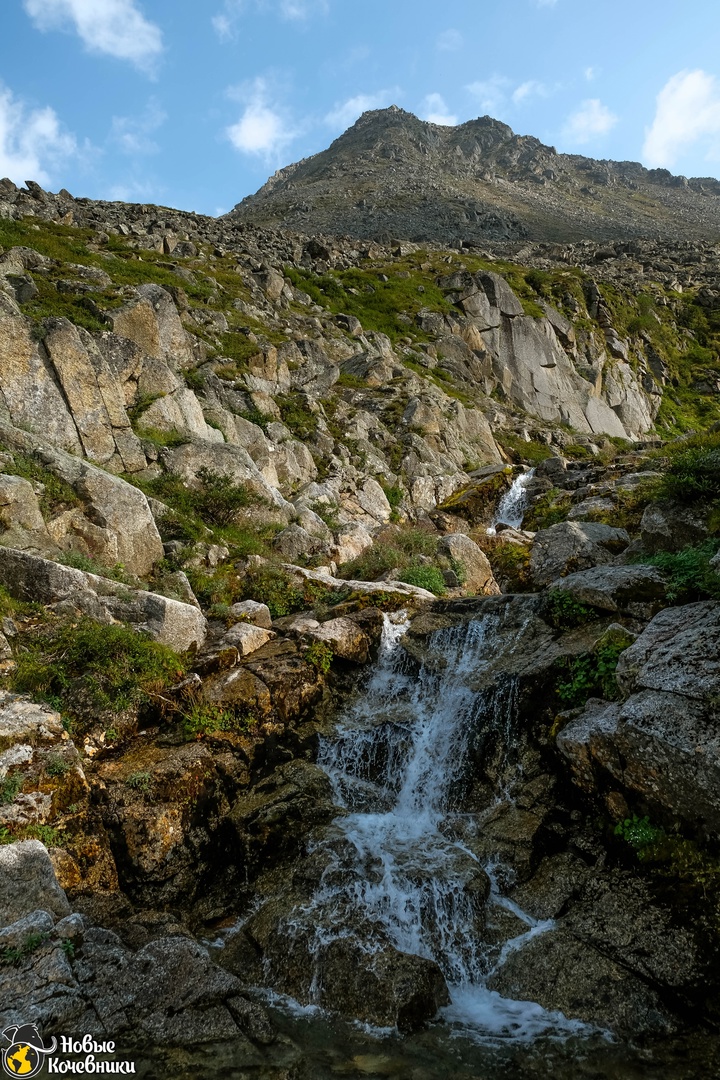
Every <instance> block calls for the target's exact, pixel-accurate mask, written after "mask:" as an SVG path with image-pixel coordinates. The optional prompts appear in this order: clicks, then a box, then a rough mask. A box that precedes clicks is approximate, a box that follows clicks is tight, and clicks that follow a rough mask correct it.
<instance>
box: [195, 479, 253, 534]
mask: <svg viewBox="0 0 720 1080" xmlns="http://www.w3.org/2000/svg"><path fill="white" fill-rule="evenodd" d="M197 475H198V479H199V480H200V482H201V484H202V487H201V488H200V490H198V491H195V490H192V491H190V505H191V506H192V508H193V510H194V511H195V513H196V514H198V515H199V516H200V517H201V518H202V520H203V521H210V522H212V524H213V525H230V524H232V522H234V521H236V520H237V516H238V513H239V512H240V510H244V509H245V508H246V507H248V506H257V505H258V504H259V503H261V502H262V500H261V499H260V497H259V496H258V495H256V494H255V492H254V491H253V490H252V489H251V488H250V487H249V486H248V485H247V484H244V483H241V484H237V483H236V482H235V481H234V480H233V479H232V478H231V477H229V476H223V475H222V474H220V473H216V472H213V471H212V470H211V469H205V468H203V469H199V470H198V474H197Z"/></svg>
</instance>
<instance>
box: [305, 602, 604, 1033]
mask: <svg viewBox="0 0 720 1080" xmlns="http://www.w3.org/2000/svg"><path fill="white" fill-rule="evenodd" d="M493 628H494V622H493V619H492V618H491V617H486V618H485V619H484V620H482V621H479V622H471V623H469V624H467V625H466V626H462V627H457V628H452V629H448V630H442V631H439V632H438V633H436V634H434V635H432V637H431V639H430V643H429V647H430V649H431V651H432V653H433V655H434V660H435V662H434V663H433V664H429V665H428V666H425V667H423V668H422V669H421V671H420V673H419V674H416V673H415V672H412V673H411V672H409V671H408V665H407V661H404V660H403V651H402V650H401V649H399V648H398V647H397V646H398V641H399V639H400V637H401V636H402V634H403V633H404V631H405V629H406V626H405V624H404V622H403V621H402V620H401V619H398V618H395V619H393V618H392V617H390V618H386V625H385V632H384V635H383V641H382V645H381V651H380V658H379V661H378V663H377V665H376V668H375V670H374V673H373V675H372V677H371V680H370V682H369V684H368V685H367V687H366V690H365V693H364V694H363V695H362V697H361V698H360V699H359V700H358V701H357V703H355V704H354V705H353V706H352V707H351V708H350V709H349V710H348V711H347V713H346V715H345V716H344V718H343V719H342V720H341V722H340V724H339V726H338V730H337V733H336V735H335V737H334V738H332V739H326V740H324V741H323V743H322V745H321V748H320V753H319V757H318V764H319V765H320V766H321V767H322V768H323V769H325V771H326V772H327V774H328V776H329V777H330V780H331V782H332V785H333V790H334V794H335V799H336V801H337V802H338V804H340V805H341V806H343V807H344V808H346V810H347V811H348V813H347V814H346V815H345V816H343V817H340V818H338V819H337V820H336V821H335V823H334V827H333V830H332V834H331V836H330V838H329V839H325V840H323V841H322V842H321V844H320V847H321V848H322V849H323V851H324V852H325V854H326V855H327V856H328V866H327V869H326V870H325V872H324V874H323V878H322V881H321V884H320V886H319V888H318V890H317V892H316V895H315V896H314V898H313V900H312V902H311V904H310V905H309V906H308V907H306V908H304V909H302V911H300V912H298V921H297V923H296V926H297V927H300V926H301V925H302V926H304V927H305V928H307V927H308V926H309V925H311V926H312V927H313V928H314V930H313V933H314V942H315V945H314V946H313V945H311V953H312V952H313V951H319V950H320V948H321V946H322V945H324V944H326V943H327V942H329V941H331V940H335V939H337V938H339V937H353V938H354V939H355V940H356V941H357V942H358V944H359V945H360V947H361V948H362V949H363V950H364V951H367V952H374V951H376V950H377V949H380V948H382V947H383V946H384V945H386V944H387V943H388V942H389V943H390V944H392V945H393V946H394V947H395V948H397V949H400V950H401V951H403V952H408V953H413V954H415V955H418V956H422V957H425V958H427V959H432V960H434V961H435V962H436V963H437V964H438V965H439V967H440V968H441V970H442V971H443V974H444V975H445V978H446V980H447V983H448V986H449V989H450V993H451V999H452V1004H451V1005H450V1006H449V1007H448V1008H447V1009H445V1010H443V1015H444V1018H445V1019H446V1021H448V1022H449V1023H451V1024H452V1025H453V1027H454V1028H455V1029H457V1030H458V1031H460V1032H464V1033H465V1034H470V1035H472V1037H473V1038H477V1039H480V1040H485V1041H496V1040H498V1039H503V1040H507V1039H511V1040H524V1039H531V1038H535V1037H537V1036H539V1035H543V1034H544V1035H555V1036H559V1037H567V1036H569V1035H571V1034H574V1033H576V1032H578V1031H580V1030H583V1025H581V1024H579V1023H577V1022H572V1021H568V1020H567V1019H566V1018H565V1017H564V1016H562V1015H561V1014H560V1013H554V1012H547V1011H546V1010H544V1009H542V1008H541V1006H540V1005H538V1004H536V1003H534V1002H523V1001H511V1000H508V999H505V998H502V997H501V996H500V995H499V994H497V993H495V992H493V991H491V990H489V989H488V987H487V979H488V977H489V976H490V975H491V974H492V972H493V971H495V970H497V968H498V967H499V966H501V965H502V963H504V961H505V959H506V958H507V957H508V956H509V955H510V953H511V952H514V951H516V950H518V949H521V948H522V947H523V946H524V945H525V944H526V943H527V942H528V941H529V940H531V939H532V938H534V937H536V936H537V935H538V934H541V933H544V932H545V931H547V930H549V929H551V928H552V926H553V923H552V922H539V921H537V920H534V919H532V918H531V917H530V916H529V915H527V914H525V913H524V912H522V911H521V910H520V909H519V908H518V907H517V905H515V904H513V903H512V901H510V900H509V899H507V898H505V897H503V896H502V895H501V893H500V890H499V887H498V884H497V875H496V868H495V867H494V866H493V865H490V866H486V865H484V864H483V863H482V862H481V861H480V860H479V859H478V858H477V857H476V856H475V855H474V854H473V852H472V851H471V850H470V848H469V847H468V846H467V845H466V844H465V843H463V842H462V841H461V840H460V839H459V838H458V837H459V836H460V835H462V832H463V829H462V827H461V826H462V823H463V822H466V821H467V815H464V814H462V813H460V812H459V811H458V810H457V804H458V801H459V800H458V792H459V791H460V790H461V789H462V783H463V773H464V770H465V769H466V767H467V758H468V750H469V746H470V741H471V740H472V739H473V738H474V736H475V733H476V732H477V730H478V727H482V726H483V725H485V726H487V725H490V726H494V727H495V729H496V730H497V731H498V732H499V733H501V734H502V735H503V737H504V738H505V739H509V737H510V735H511V731H510V726H511V720H512V716H511V713H512V712H513V711H514V698H515V695H514V694H513V693H509V694H505V695H502V694H501V695H495V700H494V705H493V701H492V700H489V699H488V698H487V696H485V697H483V696H482V695H478V694H477V693H476V692H475V691H474V690H473V689H472V688H471V685H470V684H471V683H472V681H473V677H474V676H477V673H478V670H479V669H481V668H482V666H483V664H484V663H485V662H487V659H489V657H490V654H491V652H492V638H493V633H492V631H493ZM486 874H488V875H489V877H490V881H491V894H490V900H489V903H491V904H493V903H494V904H496V905H498V906H501V907H505V908H506V909H507V910H508V911H510V912H512V913H513V914H514V915H515V916H516V917H517V918H518V919H519V920H520V921H521V923H523V924H524V926H525V927H526V928H527V929H526V930H524V931H523V932H522V933H521V934H520V935H518V936H516V937H514V938H512V939H511V940H510V941H508V942H506V943H505V945H504V946H503V949H502V950H501V952H500V954H499V956H498V955H497V949H496V948H495V949H493V948H491V947H490V946H488V945H486V944H484V943H483V940H482V927H483V925H484V906H485V905H484V899H483V898H484V895H485V893H484V889H483V888H482V883H484V882H485V881H486V877H485V875H486ZM288 929H290V930H291V932H292V928H291V927H288ZM584 1030H587V1029H586V1028H585V1029H584Z"/></svg>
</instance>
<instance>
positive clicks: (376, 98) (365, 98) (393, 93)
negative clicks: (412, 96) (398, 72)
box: [325, 87, 400, 131]
mask: <svg viewBox="0 0 720 1080" xmlns="http://www.w3.org/2000/svg"><path fill="white" fill-rule="evenodd" d="M399 93H400V91H399V90H398V88H397V87H394V88H393V89H391V90H378V91H377V93H375V94H356V95H355V97H351V98H348V100H347V101H343V102H342V103H341V104H339V105H336V106H335V107H334V108H333V109H331V110H330V112H329V113H327V114H326V116H325V123H326V124H327V125H328V127H331V128H335V129H336V130H337V131H345V129H346V128H349V127H350V125H351V124H354V123H355V121H356V120H357V118H358V117H359V116H362V114H363V113H364V112H368V110H369V109H385V108H387V106H388V105H392V103H393V98H395V97H398V96H399Z"/></svg>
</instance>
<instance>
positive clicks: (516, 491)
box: [488, 469, 535, 535]
mask: <svg viewBox="0 0 720 1080" xmlns="http://www.w3.org/2000/svg"><path fill="white" fill-rule="evenodd" d="M534 475H535V470H534V469H528V470H527V471H526V472H522V473H520V474H519V475H518V476H516V477H515V479H514V480H513V482H512V486H511V487H510V488H509V489H508V491H506V492H505V494H504V495H503V497H502V499H501V500H500V502H499V504H498V508H497V511H496V513H495V517H494V518H493V523H492V525H491V526H490V528H489V529H488V533H489V534H490V535H493V534H494V533H495V532H496V531H497V526H498V525H509V526H510V527H511V528H512V529H520V528H522V523H523V518H524V517H525V511H526V509H527V486H528V484H529V483H530V481H531V480H532V478H533V476H534Z"/></svg>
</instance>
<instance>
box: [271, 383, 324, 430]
mask: <svg viewBox="0 0 720 1080" xmlns="http://www.w3.org/2000/svg"><path fill="white" fill-rule="evenodd" d="M275 402H276V404H277V406H278V408H279V409H280V416H281V418H282V422H283V424H285V426H286V427H288V428H289V429H290V431H292V433H293V435H296V436H297V437H298V439H302V440H303V441H304V440H305V439H311V438H312V437H313V435H315V434H316V432H317V429H318V418H317V416H316V415H315V413H313V412H311V411H310V409H309V408H308V405H307V402H306V401H305V398H304V397H303V396H302V394H278V395H277V397H276V398H275Z"/></svg>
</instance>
